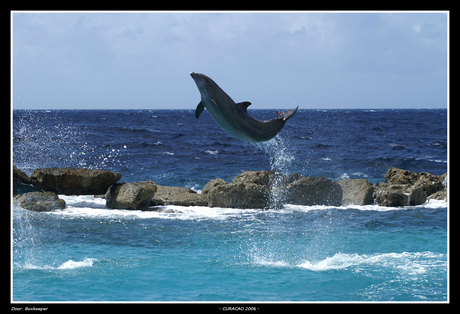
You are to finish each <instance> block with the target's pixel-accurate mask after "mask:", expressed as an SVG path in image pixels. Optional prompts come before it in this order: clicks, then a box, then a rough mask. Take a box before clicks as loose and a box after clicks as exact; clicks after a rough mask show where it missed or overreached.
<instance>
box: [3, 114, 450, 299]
mask: <svg viewBox="0 0 460 314" xmlns="http://www.w3.org/2000/svg"><path fill="white" fill-rule="evenodd" d="M249 114H250V115H251V116H253V117H255V118H257V119H260V120H267V119H271V118H274V117H275V116H276V114H275V110H249ZM12 121H13V132H12V136H13V163H14V165H15V166H17V167H19V168H20V169H22V170H23V171H25V172H26V173H27V174H28V175H30V174H31V173H32V172H33V170H34V169H36V168H43V167H85V168H95V169H107V170H110V171H116V172H120V173H122V175H123V177H122V179H121V181H127V182H136V181H141V180H154V181H155V182H157V183H158V184H161V185H172V186H182V187H187V188H192V189H194V190H196V191H198V192H200V190H201V189H202V188H203V186H204V185H205V184H206V183H207V182H208V181H210V180H212V179H215V178H223V179H225V180H226V181H230V180H231V179H232V178H233V177H235V176H236V175H238V174H240V173H241V172H244V171H247V170H271V169H275V170H279V171H282V172H284V173H287V174H292V173H301V174H303V175H305V176H320V175H322V176H325V177H327V178H330V179H332V180H341V179H347V178H352V179H353V178H365V179H367V180H369V181H370V182H372V183H376V182H382V181H384V178H383V176H384V174H385V172H386V171H387V170H388V169H389V168H391V167H393V166H396V167H398V168H402V169H407V170H412V171H415V172H422V171H427V172H430V173H433V174H436V175H441V174H443V173H445V172H447V165H448V163H447V162H448V160H447V149H448V148H447V147H448V142H447V110H444V109H436V110H431V109H430V110H400V109H398V110H301V109H299V111H298V112H297V113H296V114H295V116H294V117H293V118H291V119H290V120H289V121H288V122H287V124H286V125H285V127H284V128H283V130H282V131H281V132H280V134H279V135H278V136H277V137H275V138H274V139H272V140H271V141H269V142H265V143H260V144H249V143H245V142H243V141H241V140H238V139H236V138H234V137H232V136H231V135H229V134H227V133H226V132H225V131H224V130H222V129H221V128H220V127H219V126H218V125H217V124H216V123H215V122H214V120H213V119H212V118H211V117H210V115H209V114H208V113H207V112H206V111H205V112H203V114H202V115H201V116H200V119H198V120H197V119H196V118H195V114H194V110H13V114H12ZM60 197H61V198H63V199H65V200H66V202H67V207H66V209H64V210H62V211H55V212H41V213H39V212H31V211H27V210H24V209H22V208H19V207H14V206H13V207H12V209H11V210H12V217H13V218H12V229H13V231H12V236H13V244H12V252H13V254H12V256H13V261H12V272H13V273H12V300H13V301H31V302H33V301H220V302H226V301H419V302H420V301H447V300H448V298H449V295H448V291H449V289H448V245H447V242H448V237H447V234H448V232H447V231H448V230H447V225H448V224H447V217H448V208H447V203H446V202H444V201H429V202H427V203H425V204H423V205H419V206H412V207H404V208H391V207H390V208H388V207H380V206H377V205H368V206H341V207H331V206H295V205H289V204H286V205H285V207H284V208H283V209H271V210H266V211H262V210H253V209H245V210H242V209H227V208H207V207H180V206H167V207H171V208H172V209H174V210H175V211H174V212H173V213H172V212H170V211H166V212H157V211H144V212H142V211H127V210H111V209H108V208H107V207H106V206H105V200H103V199H99V198H93V197H92V196H60Z"/></svg>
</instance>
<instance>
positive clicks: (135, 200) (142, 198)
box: [106, 181, 157, 210]
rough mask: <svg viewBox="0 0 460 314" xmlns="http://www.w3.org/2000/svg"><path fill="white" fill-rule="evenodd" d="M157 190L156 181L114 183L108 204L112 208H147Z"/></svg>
mask: <svg viewBox="0 0 460 314" xmlns="http://www.w3.org/2000/svg"><path fill="white" fill-rule="evenodd" d="M156 191H157V185H156V183H155V182H154V181H141V182H136V183H124V184H120V183H118V184H114V185H112V186H111V187H110V190H109V194H108V195H107V200H106V205H107V207H109V208H112V209H132V210H146V209H147V208H148V206H149V204H150V201H151V200H152V198H153V196H154V194H155V192H156Z"/></svg>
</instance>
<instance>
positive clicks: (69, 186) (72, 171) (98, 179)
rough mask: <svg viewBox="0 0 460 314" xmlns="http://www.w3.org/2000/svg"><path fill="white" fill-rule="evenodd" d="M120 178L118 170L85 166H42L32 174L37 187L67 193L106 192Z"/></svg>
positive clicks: (32, 179)
mask: <svg viewBox="0 0 460 314" xmlns="http://www.w3.org/2000/svg"><path fill="white" fill-rule="evenodd" d="M120 179H121V174H120V173H118V172H110V171H107V170H97V169H84V168H41V169H36V170H35V171H34V172H33V173H32V175H31V181H32V183H33V185H34V186H35V187H37V188H39V189H42V190H45V191H53V192H55V193H57V194H65V195H95V194H104V193H105V192H106V191H107V189H108V188H109V187H110V186H111V185H112V184H114V183H115V182H117V181H118V180H120Z"/></svg>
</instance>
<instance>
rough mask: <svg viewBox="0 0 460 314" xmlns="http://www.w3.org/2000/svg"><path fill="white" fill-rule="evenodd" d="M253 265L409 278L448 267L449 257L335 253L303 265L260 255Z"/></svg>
mask: <svg viewBox="0 0 460 314" xmlns="http://www.w3.org/2000/svg"><path fill="white" fill-rule="evenodd" d="M252 263H254V264H255V265H259V266H267V267H290V268H302V269H306V270H311V271H330V270H341V269H351V270H353V271H356V272H360V271H362V270H363V269H364V268H366V267H369V266H371V267H378V268H386V269H388V268H392V269H393V270H394V271H397V272H403V273H407V274H421V273H425V272H426V271H427V270H429V269H431V268H435V267H447V255H446V254H441V253H434V252H429V251H427V252H402V253H377V254H371V255H367V254H362V255H360V254H345V253H336V254H334V255H333V256H331V257H327V258H325V259H322V260H304V261H302V262H300V263H289V262H287V261H284V260H274V259H273V258H272V257H271V256H268V257H266V258H265V257H263V256H260V255H259V254H254V255H253V256H252Z"/></svg>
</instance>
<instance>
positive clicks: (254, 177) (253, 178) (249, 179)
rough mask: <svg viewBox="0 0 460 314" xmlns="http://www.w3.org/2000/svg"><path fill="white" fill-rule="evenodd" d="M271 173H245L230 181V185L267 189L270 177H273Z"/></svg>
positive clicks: (263, 171)
mask: <svg viewBox="0 0 460 314" xmlns="http://www.w3.org/2000/svg"><path fill="white" fill-rule="evenodd" d="M273 175H274V172H273V171H265V170H262V171H246V172H243V173H241V174H239V175H237V176H236V177H234V178H233V179H232V181H231V182H230V183H231V184H240V183H244V184H250V183H251V184H257V185H263V186H266V187H268V186H269V184H270V177H273Z"/></svg>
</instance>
